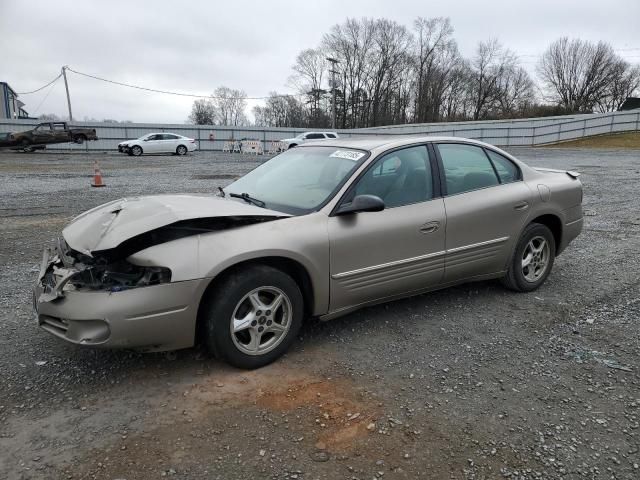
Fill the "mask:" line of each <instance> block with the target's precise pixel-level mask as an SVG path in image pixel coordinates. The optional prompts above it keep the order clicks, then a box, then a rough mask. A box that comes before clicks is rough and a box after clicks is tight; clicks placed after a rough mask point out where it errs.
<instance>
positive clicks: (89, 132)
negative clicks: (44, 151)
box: [0, 122, 98, 151]
mask: <svg viewBox="0 0 640 480" xmlns="http://www.w3.org/2000/svg"><path fill="white" fill-rule="evenodd" d="M97 139H98V136H97V135H96V131H95V129H93V128H79V127H70V126H69V124H67V122H45V123H40V124H38V126H37V127H36V128H34V129H32V130H27V131H25V132H17V133H10V134H7V135H6V136H5V138H4V139H3V138H0V147H9V148H17V149H21V150H25V151H33V150H35V149H36V148H42V147H43V146H44V145H51V144H55V143H69V142H73V143H78V144H83V143H84V142H86V141H87V140H97Z"/></svg>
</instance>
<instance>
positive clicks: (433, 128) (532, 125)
mask: <svg viewBox="0 0 640 480" xmlns="http://www.w3.org/2000/svg"><path fill="white" fill-rule="evenodd" d="M37 123H38V121H36V120H4V119H3V120H0V133H3V132H12V131H14V132H15V131H21V130H28V129H30V128H32V127H33V126H35V125H36V124H37ZM73 125H76V126H78V127H87V128H95V129H96V131H97V135H98V138H99V140H98V141H93V142H86V143H85V144H84V145H69V144H61V145H52V146H50V147H48V148H60V149H72V150H100V151H108V150H115V149H116V148H117V145H118V143H120V142H121V141H123V140H128V139H132V138H138V137H140V136H142V135H144V134H146V133H150V132H174V133H177V134H179V135H185V136H187V137H191V138H195V139H196V140H197V142H198V148H199V149H200V150H223V148H224V147H225V145H229V142H230V141H233V140H236V141H237V140H243V139H244V140H256V141H258V142H260V145H261V146H262V150H263V151H265V152H266V151H270V150H271V147H272V142H277V141H278V140H281V139H283V138H290V137H294V136H296V135H298V134H299V133H302V132H304V131H305V130H306V129H301V128H260V127H222V126H212V125H184V124H182V125H181V124H177V125H169V124H146V123H130V124H111V123H91V122H73ZM639 127H640V110H631V111H626V112H612V113H604V114H588V115H570V116H561V117H541V118H530V119H518V120H493V121H478V122H448V123H424V124H410V125H393V126H388V127H372V128H362V129H352V130H337V131H338V133H339V134H340V135H341V136H343V137H354V136H360V137H361V136H370V135H384V136H395V135H432V136H453V137H466V138H474V139H477V140H482V141H485V142H487V143H491V144H493V145H499V146H531V145H544V144H549V143H556V142H562V141H567V140H573V139H577V138H581V137H585V136H590V135H600V134H605V133H615V132H628V131H634V130H639Z"/></svg>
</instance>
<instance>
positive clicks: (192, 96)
mask: <svg viewBox="0 0 640 480" xmlns="http://www.w3.org/2000/svg"><path fill="white" fill-rule="evenodd" d="M67 70H69V71H70V72H73V73H76V74H78V75H82V76H84V77H89V78H93V79H94V80H100V81H102V82H107V83H112V84H114V85H120V86H122V87H129V88H135V89H138V90H144V91H147V92H154V93H164V94H166V95H176V96H179V97H190V98H215V99H224V100H232V99H233V100H236V99H244V100H266V99H268V98H273V97H274V96H275V97H300V96H303V95H304V94H292V95H287V94H284V95H268V96H266V97H216V96H214V95H195V94H191V93H182V92H172V91H169V90H158V89H155V88H149V87H141V86H139V85H132V84H130V83H123V82H118V81H115V80H109V79H107V78H103V77H98V76H96V75H90V74H88V73H82V72H78V71H76V70H74V69H72V68H70V67H67Z"/></svg>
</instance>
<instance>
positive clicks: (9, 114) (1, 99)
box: [0, 82, 29, 118]
mask: <svg viewBox="0 0 640 480" xmlns="http://www.w3.org/2000/svg"><path fill="white" fill-rule="evenodd" d="M22 107H24V103H22V102H21V101H20V100H18V94H17V93H16V92H15V91H14V90H13V88H11V87H10V86H9V84H8V83H6V82H0V118H29V114H28V113H27V112H26V111H25V110H24V109H23V108H22Z"/></svg>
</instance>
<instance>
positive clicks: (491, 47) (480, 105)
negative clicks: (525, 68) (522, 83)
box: [469, 39, 517, 120]
mask: <svg viewBox="0 0 640 480" xmlns="http://www.w3.org/2000/svg"><path fill="white" fill-rule="evenodd" d="M516 64H517V58H516V56H515V54H514V53H513V52H511V51H510V50H508V49H505V48H504V47H503V46H502V45H500V43H499V42H498V41H497V40H495V39H492V40H489V41H487V42H480V43H479V44H478V48H477V50H476V54H475V56H474V57H473V58H472V59H471V72H470V73H471V75H470V78H469V81H470V83H469V95H470V97H471V100H472V101H473V113H472V118H473V120H479V119H482V118H487V117H488V116H489V114H490V113H491V111H492V109H494V107H495V105H496V102H499V98H500V96H501V94H502V90H501V83H502V82H503V81H504V77H505V76H506V75H508V74H509V73H510V72H512V71H513V70H515V68H516Z"/></svg>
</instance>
